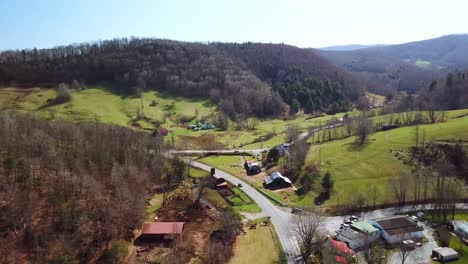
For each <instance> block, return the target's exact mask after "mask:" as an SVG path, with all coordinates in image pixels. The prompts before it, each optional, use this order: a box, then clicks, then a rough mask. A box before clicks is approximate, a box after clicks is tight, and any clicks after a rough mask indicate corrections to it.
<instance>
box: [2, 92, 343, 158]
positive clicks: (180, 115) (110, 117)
mask: <svg viewBox="0 0 468 264" xmlns="http://www.w3.org/2000/svg"><path fill="white" fill-rule="evenodd" d="M55 96H56V91H55V90H54V89H42V88H30V89H17V88H2V89H0V109H17V110H19V111H22V112H33V113H36V114H38V115H40V116H42V117H44V118H46V119H63V120H68V121H72V122H95V121H96V120H97V121H99V122H103V123H107V124H114V125H119V126H128V127H132V128H135V129H143V130H148V131H150V130H152V129H154V128H155V127H156V125H157V124H160V126H161V127H164V128H167V129H168V130H169V132H170V136H169V137H167V141H168V142H171V143H172V141H174V142H175V143H180V145H181V147H183V148H187V149H206V148H265V147H273V146H276V145H278V144H281V143H283V142H285V137H286V129H287V126H289V125H295V126H298V127H299V129H300V130H301V131H305V130H306V129H307V128H308V127H310V126H318V125H325V124H326V122H327V121H329V120H331V119H336V118H339V117H342V116H343V115H344V113H339V114H336V115H324V116H319V117H315V118H311V116H310V115H305V114H302V113H299V114H297V115H296V116H295V118H293V119H255V118H250V119H249V120H248V122H249V123H250V124H252V123H254V124H255V125H254V129H251V130H249V129H243V130H239V129H236V126H235V124H234V123H232V122H231V123H230V127H229V129H228V130H227V131H221V130H209V131H196V132H195V131H191V130H189V129H187V125H188V124H191V123H195V122H197V121H200V120H201V119H206V120H208V121H212V119H213V118H214V116H215V115H216V113H217V112H218V110H217V107H216V105H215V104H214V103H213V102H211V101H210V100H208V99H192V98H186V97H175V96H169V95H166V94H163V93H160V92H156V91H148V92H143V93H142V94H141V96H139V97H137V96H125V95H119V94H116V93H114V91H113V90H110V89H107V88H106V87H101V86H96V87H90V88H88V89H84V90H81V91H71V100H70V101H69V102H66V103H63V104H57V105H55V104H52V103H51V100H53V99H54V98H55ZM137 115H140V116H142V117H143V118H140V119H138V118H137Z"/></svg>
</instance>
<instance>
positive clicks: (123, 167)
mask: <svg viewBox="0 0 468 264" xmlns="http://www.w3.org/2000/svg"><path fill="white" fill-rule="evenodd" d="M161 147H162V145H161V144H160V142H159V141H158V140H156V139H155V138H153V137H151V136H149V135H148V134H145V133H141V132H136V131H133V130H130V129H126V128H122V127H116V126H109V125H103V124H99V123H83V124H79V125H77V124H72V123H66V122H49V121H45V120H43V119H40V118H37V117H33V116H31V115H23V114H18V113H15V112H0V234H1V235H0V262H1V263H78V260H79V262H80V263H87V262H93V263H95V260H96V258H99V256H101V255H102V254H103V253H104V255H107V256H109V255H112V254H114V253H115V252H114V253H113V251H112V250H113V249H112V250H111V248H113V247H112V246H111V245H112V244H113V243H112V241H116V240H118V239H129V238H132V236H133V234H132V231H133V230H134V229H135V228H136V227H139V226H140V224H141V221H142V220H143V217H142V215H143V214H144V210H145V205H146V204H145V203H146V199H147V193H148V192H149V190H151V189H152V188H153V186H154V185H155V184H156V185H158V184H160V183H161V182H162V181H163V178H162V177H163V175H164V173H163V168H164V163H165V161H164V159H162V158H161V156H160V155H159V151H158V150H160V149H161ZM148 149H153V150H154V152H153V155H149V154H148ZM171 179H172V180H174V179H175V178H171ZM164 182H166V181H165V180H164ZM108 249H109V250H110V251H106V250H108ZM91 260H94V261H91ZM109 263H110V262H109ZM112 263H115V262H112Z"/></svg>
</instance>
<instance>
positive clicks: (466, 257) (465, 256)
mask: <svg viewBox="0 0 468 264" xmlns="http://www.w3.org/2000/svg"><path fill="white" fill-rule="evenodd" d="M461 246H462V247H461V250H460V240H459V239H458V238H457V237H455V236H450V241H449V247H451V248H453V249H455V250H456V251H457V252H458V260H457V261H453V262H450V263H454V264H458V263H460V264H462V263H463V264H466V263H468V246H467V245H465V244H463V241H462V242H461Z"/></svg>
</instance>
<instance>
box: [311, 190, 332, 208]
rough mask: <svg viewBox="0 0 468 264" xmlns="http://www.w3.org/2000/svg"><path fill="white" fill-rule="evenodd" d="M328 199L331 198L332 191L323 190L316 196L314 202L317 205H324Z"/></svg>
mask: <svg viewBox="0 0 468 264" xmlns="http://www.w3.org/2000/svg"><path fill="white" fill-rule="evenodd" d="M328 199H330V193H328V192H321V193H320V194H319V195H318V196H317V197H315V199H314V203H315V205H322V204H323V203H324V202H325V201H327V200H328Z"/></svg>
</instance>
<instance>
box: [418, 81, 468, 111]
mask: <svg viewBox="0 0 468 264" xmlns="http://www.w3.org/2000/svg"><path fill="white" fill-rule="evenodd" d="M418 102H419V104H420V108H421V109H432V110H454V109H461V108H468V74H467V73H462V72H459V73H449V74H448V75H447V77H446V78H445V79H440V80H438V81H433V82H432V83H431V84H430V85H428V86H427V87H426V88H424V89H422V90H421V91H420V93H419V96H418Z"/></svg>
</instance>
